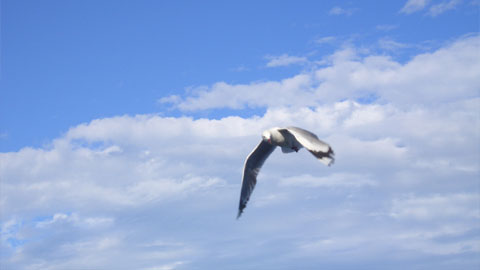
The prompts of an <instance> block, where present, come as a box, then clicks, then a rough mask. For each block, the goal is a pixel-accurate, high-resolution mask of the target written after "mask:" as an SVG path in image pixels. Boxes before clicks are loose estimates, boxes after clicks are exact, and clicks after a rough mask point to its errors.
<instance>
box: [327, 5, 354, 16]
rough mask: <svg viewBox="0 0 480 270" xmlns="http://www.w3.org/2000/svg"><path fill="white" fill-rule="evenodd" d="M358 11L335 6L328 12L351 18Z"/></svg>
mask: <svg viewBox="0 0 480 270" xmlns="http://www.w3.org/2000/svg"><path fill="white" fill-rule="evenodd" d="M355 11H356V9H354V8H342V7H339V6H335V7H333V8H332V9H330V11H329V12H328V13H329V14H330V15H346V16H351V15H352V14H353V13H354V12H355Z"/></svg>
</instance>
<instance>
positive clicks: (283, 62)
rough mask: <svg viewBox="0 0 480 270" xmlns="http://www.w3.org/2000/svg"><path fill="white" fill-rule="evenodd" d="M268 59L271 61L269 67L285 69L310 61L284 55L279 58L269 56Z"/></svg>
mask: <svg viewBox="0 0 480 270" xmlns="http://www.w3.org/2000/svg"><path fill="white" fill-rule="evenodd" d="M266 58H267V59H268V60H269V61H268V63H267V67H283V66H289V65H294V64H303V63H306V62H308V59H307V58H306V57H299V56H291V55H288V54H282V55H279V56H267V57H266Z"/></svg>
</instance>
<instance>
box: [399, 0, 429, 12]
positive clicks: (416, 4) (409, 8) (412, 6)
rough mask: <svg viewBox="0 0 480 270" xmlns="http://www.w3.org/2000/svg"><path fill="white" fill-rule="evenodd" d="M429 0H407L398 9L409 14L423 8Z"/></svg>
mask: <svg viewBox="0 0 480 270" xmlns="http://www.w3.org/2000/svg"><path fill="white" fill-rule="evenodd" d="M429 2H430V0H408V1H407V3H405V5H404V6H403V8H402V9H401V10H400V12H402V13H406V14H411V13H414V12H417V11H420V10H422V9H424V8H425V7H426V6H427V4H428V3H429Z"/></svg>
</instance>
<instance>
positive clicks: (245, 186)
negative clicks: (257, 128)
mask: <svg viewBox="0 0 480 270" xmlns="http://www.w3.org/2000/svg"><path fill="white" fill-rule="evenodd" d="M275 147H276V146H274V145H271V144H269V143H268V142H265V141H263V140H262V141H261V142H260V143H259V144H258V145H257V147H256V148H255V149H254V150H253V151H252V152H251V153H250V155H248V157H247V159H246V160H245V165H244V167H243V177H242V191H241V193H240V204H239V206H238V215H237V219H238V218H239V217H240V215H242V212H243V209H245V207H246V206H247V202H248V199H250V195H251V194H252V192H253V189H254V188H255V184H257V175H258V172H259V171H260V168H262V165H263V163H264V162H265V160H266V159H267V158H268V156H270V154H271V153H272V152H273V150H275Z"/></svg>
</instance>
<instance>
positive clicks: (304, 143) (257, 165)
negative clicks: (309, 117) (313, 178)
mask: <svg viewBox="0 0 480 270" xmlns="http://www.w3.org/2000/svg"><path fill="white" fill-rule="evenodd" d="M277 146H280V147H281V148H282V152H283V153H291V152H293V151H295V152H298V150H300V149H301V148H302V147H305V148H306V149H307V150H308V151H309V152H310V153H312V154H313V155H314V156H315V157H316V158H317V159H318V160H319V161H320V162H322V163H323V164H325V165H327V166H330V165H331V164H333V162H334V160H335V157H334V153H333V150H332V148H331V147H330V145H328V144H327V143H325V142H323V141H321V140H320V139H318V137H317V136H316V135H315V134H313V133H311V132H310V131H307V130H305V129H301V128H298V127H286V128H271V129H268V130H265V131H264V132H263V133H262V140H261V141H260V143H259V144H258V145H257V147H255V149H254V150H253V151H252V152H251V153H250V154H249V155H248V156H247V159H246V160H245V165H244V167H243V177H242V191H241V193H240V204H239V206H238V215H237V219H238V218H239V217H240V216H241V215H242V213H243V209H245V207H246V206H247V202H248V199H250V195H251V194H252V192H253V189H254V188H255V184H256V183H257V175H258V172H259V171H260V169H261V168H262V165H263V163H265V160H266V159H267V158H268V156H270V154H271V153H272V152H273V150H275V148H276V147H277Z"/></svg>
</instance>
